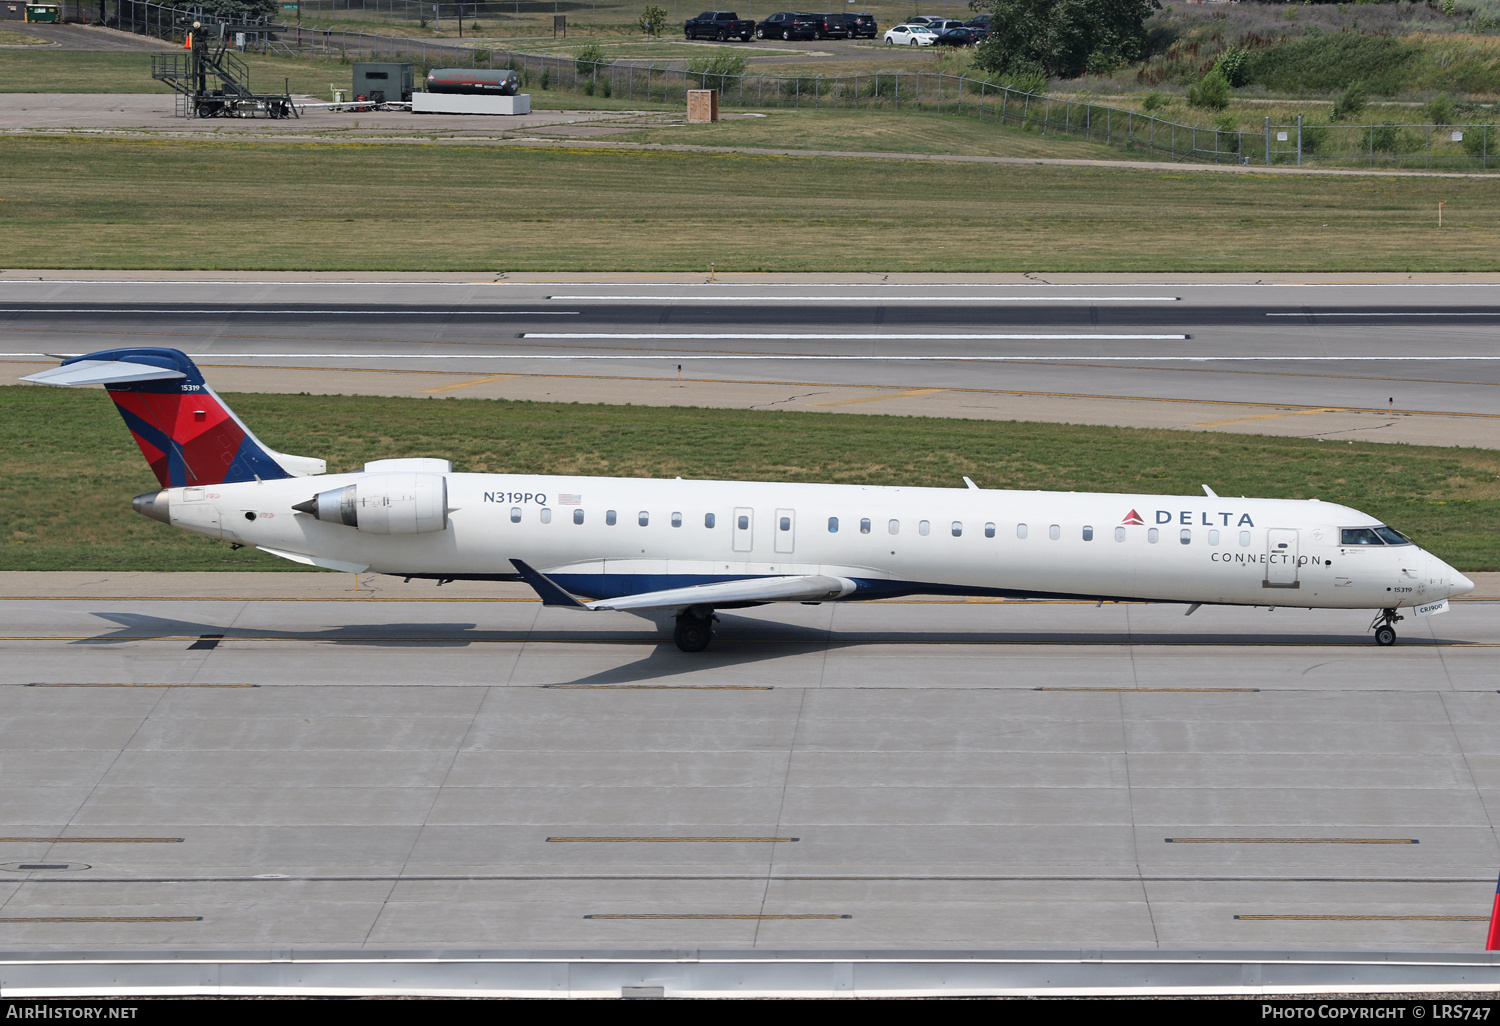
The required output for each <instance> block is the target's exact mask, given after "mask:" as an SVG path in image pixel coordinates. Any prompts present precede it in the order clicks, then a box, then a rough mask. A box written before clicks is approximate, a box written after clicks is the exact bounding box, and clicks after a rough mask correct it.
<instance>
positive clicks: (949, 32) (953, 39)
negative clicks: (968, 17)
mask: <svg viewBox="0 0 1500 1026" xmlns="http://www.w3.org/2000/svg"><path fill="white" fill-rule="evenodd" d="M981 38H983V37H982V35H981V33H980V31H979V30H978V29H973V28H969V27H968V26H967V25H955V26H953V27H952V28H950V29H944V30H943V31H942V32H940V33H938V37H937V38H936V39H934V40H933V41H932V45H933V46H973V45H974V44H975V43H977V42H979V40H980V39H981Z"/></svg>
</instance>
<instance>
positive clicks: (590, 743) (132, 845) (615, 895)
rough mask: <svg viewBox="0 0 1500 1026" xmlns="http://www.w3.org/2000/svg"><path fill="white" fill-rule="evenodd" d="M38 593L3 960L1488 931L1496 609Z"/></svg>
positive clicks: (12, 695)
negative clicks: (671, 636) (77, 953)
mask: <svg viewBox="0 0 1500 1026" xmlns="http://www.w3.org/2000/svg"><path fill="white" fill-rule="evenodd" d="M99 576H101V577H102V576H103V575H99ZM211 576H212V577H215V578H217V579H218V583H217V585H216V586H215V587H214V588H213V594H212V595H208V596H203V595H198V594H196V592H197V591H200V590H202V589H200V588H198V587H197V585H198V583H199V582H200V581H203V580H205V579H207V578H209V577H211ZM43 580H44V578H43V576H42V575H7V579H6V581H5V582H4V583H5V593H6V598H5V599H4V600H3V601H0V611H3V619H0V622H3V623H4V625H5V626H4V629H3V637H0V646H3V650H4V653H5V657H6V658H5V668H4V670H3V672H0V681H3V685H0V696H3V702H4V708H5V711H6V715H5V717H4V719H3V724H4V725H3V727H0V734H3V743H0V759H3V772H4V777H5V779H6V781H7V783H8V784H9V785H10V786H8V787H7V788H6V789H5V791H4V793H3V798H0V808H3V820H4V824H5V826H4V834H5V836H4V838H3V839H0V863H3V865H0V877H3V878H4V879H3V881H0V924H3V929H4V931H5V936H6V939H7V943H6V947H7V948H9V949H10V950H12V951H14V950H62V949H75V950H82V949H88V950H104V949H119V950H123V949H152V950H154V949H161V948H193V949H200V950H201V949H216V950H225V949H236V948H250V947H267V946H288V947H295V946H316V947H324V948H327V947H337V948H345V949H365V950H381V949H395V948H401V949H408V950H410V949H419V948H430V949H438V950H455V949H460V948H480V947H483V948H492V949H493V948H533V949H536V948H544V949H576V948H595V949H598V948H614V949H623V948H631V947H642V948H663V947H696V946H701V947H706V948H740V949H758V948H765V949H768V950H786V949H794V948H803V949H818V948H825V949H832V948H843V949H848V948H882V947H884V948H892V947H903V946H904V947H922V948H992V949H993V948H1007V949H1018V948H1052V947H1057V948H1065V947H1071V948H1081V947H1094V948H1099V947H1102V948H1116V947H1132V948H1162V949H1181V948H1214V949H1218V948H1223V949H1250V948H1263V949H1266V948H1270V949H1288V948H1292V949H1300V948H1338V949H1381V948H1384V949H1406V950H1462V949H1473V948H1475V947H1478V946H1481V945H1482V942H1483V935H1484V929H1485V922H1484V920H1485V917H1486V916H1487V915H1488V909H1489V904H1490V898H1491V896H1492V893H1493V886H1494V872H1495V869H1494V867H1495V865H1496V864H1497V862H1500V844H1497V839H1496V836H1495V832H1494V828H1493V824H1492V821H1491V813H1490V811H1489V810H1490V805H1491V803H1492V802H1493V801H1494V798H1495V794H1496V790H1495V789H1496V787H1497V785H1500V741H1497V740H1496V738H1497V737H1500V734H1497V731H1496V729H1495V728H1496V725H1497V722H1500V695H1497V692H1496V689H1495V685H1494V682H1495V680H1496V679H1500V677H1497V672H1496V653H1497V652H1500V628H1497V621H1496V618H1495V615H1494V614H1495V605H1494V603H1493V601H1469V602H1456V603H1455V604H1454V610H1453V612H1451V613H1449V614H1446V615H1443V616H1439V617H1431V618H1427V619H1425V620H1417V621H1414V622H1413V621H1408V623H1407V624H1404V625H1403V626H1402V630H1403V641H1402V644H1400V645H1398V646H1397V647H1396V648H1395V649H1379V648H1377V647H1376V646H1375V645H1374V644H1372V643H1371V642H1370V641H1369V639H1368V635H1367V633H1366V632H1365V630H1364V628H1365V626H1366V625H1365V620H1366V619H1367V618H1366V617H1365V616H1364V615H1363V614H1360V613H1352V612H1326V611H1325V612H1316V613H1313V612H1296V611H1290V610H1279V611H1276V612H1268V611H1266V610H1224V609H1204V610H1200V611H1199V612H1198V613H1197V614H1196V615H1194V616H1193V617H1192V618H1190V619H1184V618H1183V616H1182V615H1181V610H1180V608H1178V607H1154V606H1142V605H1119V606H1113V605H1106V606H1104V607H1102V608H1096V607H1095V606H1093V605H1091V604H1077V603H1072V604H1069V603H1019V602H1006V603H996V602H984V603H975V602H967V603H966V602H911V601H907V602H882V603H871V604H861V605H848V606H820V607H804V606H791V607H786V608H782V607H775V608H772V609H769V610H750V611H742V612H736V613H726V614H723V617H724V623H723V625H722V631H721V637H720V639H719V640H718V641H717V642H716V643H715V647H714V648H712V649H711V650H710V651H709V652H708V653H706V654H704V655H701V656H687V655H684V654H682V653H680V652H678V651H677V650H676V649H675V648H674V647H673V646H672V645H671V643H670V641H667V640H665V639H664V638H663V636H662V635H661V634H659V633H658V632H657V631H656V630H655V628H654V627H653V625H652V624H650V623H649V622H647V621H644V620H639V619H636V618H632V617H628V616H624V615H617V614H598V615H583V614H579V615H573V616H570V615H568V611H563V610H550V609H543V608H542V607H540V606H539V605H538V604H537V603H536V602H535V601H534V600H532V599H529V598H527V597H526V596H525V594H524V593H523V592H522V591H521V590H520V589H518V588H515V587H513V586H504V587H502V588H501V589H498V590H496V589H489V590H488V591H487V592H485V591H481V590H480V589H479V588H478V587H477V586H473V585H469V586H466V587H465V588H463V589H461V590H459V591H453V590H452V589H451V587H450V588H444V589H439V588H437V587H435V586H433V585H431V584H430V583H421V582H414V583H413V584H411V585H401V584H399V583H398V582H393V581H390V580H388V579H384V578H379V579H375V580H374V581H371V580H369V579H364V583H365V584H366V585H368V584H375V585H376V588H377V590H375V591H373V592H360V593H355V592H353V591H349V592H347V593H345V594H343V595H341V596H340V595H336V594H333V593H330V591H329V588H330V587H331V585H330V583H329V582H330V581H334V582H338V581H342V582H344V583H345V584H346V585H347V584H348V583H349V582H348V580H347V578H335V577H332V576H331V575H328V576H324V575H313V576H308V575H291V574H243V575H183V577H182V578H178V577H176V575H157V576H154V577H153V578H152V579H151V581H149V582H145V583H143V582H142V581H140V580H136V581H135V582H134V585H133V590H135V591H137V592H139V593H146V594H150V595H158V596H160V595H175V596H178V597H176V598H172V599H165V598H153V599H148V600H139V599H127V598H123V597H120V598H112V597H110V595H109V593H110V592H111V590H116V588H117V586H113V585H111V584H110V583H109V582H107V581H101V580H92V581H90V580H85V579H84V578H82V577H80V578H78V579H77V582H76V583H77V584H78V586H77V587H71V586H69V587H61V588H54V589H52V591H51V592H50V593H47V594H27V592H35V591H37V590H38V585H39V582H42V581H43ZM302 582H305V583H302ZM450 595H451V596H452V597H451V598H449V597H447V596H450ZM481 595H485V596H486V597H484V598H481V597H480V596H481Z"/></svg>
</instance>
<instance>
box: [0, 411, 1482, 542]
mask: <svg viewBox="0 0 1500 1026" xmlns="http://www.w3.org/2000/svg"><path fill="white" fill-rule="evenodd" d="M226 398H227V399H228V400H229V401H230V402H231V403H232V405H233V406H234V408H235V411H236V412H237V413H238V414H240V416H241V417H243V418H244V419H245V421H246V422H247V423H249V424H250V425H251V426H252V427H253V428H254V429H255V431H256V432H257V433H258V434H259V435H260V437H261V438H262V439H264V440H265V442H266V443H267V444H268V445H271V446H274V447H277V448H280V449H284V450H287V451H291V452H296V453H302V454H305V455H309V456H321V457H324V458H326V459H327V460H328V461H329V470H330V471H332V472H338V471H348V470H357V469H358V468H359V467H360V466H361V465H362V464H363V463H364V462H365V461H366V460H371V459H379V458H385V457H391V456H437V457H446V458H449V459H451V460H453V462H454V469H455V470H458V471H461V472H462V471H472V472H508V473H534V474H545V473H558V474H591V475H606V476H643V477H672V476H677V475H680V476H682V477H688V478H730V479H749V480H769V481H828V482H835V483H846V484H872V485H895V484H907V485H927V486H938V487H955V486H957V485H958V484H960V482H961V478H962V477H963V476H964V475H968V476H969V477H972V478H973V479H974V480H975V481H976V482H977V483H978V484H980V485H981V486H982V487H986V488H1041V489H1054V490H1063V491H1128V492H1157V493H1166V494H1179V495H1192V494H1198V493H1199V492H1200V487H1199V486H1200V485H1201V484H1202V483H1203V482H1208V483H1210V484H1211V485H1212V486H1213V487H1214V489H1215V490H1216V491H1218V492H1220V493H1222V494H1224V495H1231V494H1232V495H1240V494H1245V495H1255V496H1265V497H1280V498H1320V499H1323V500H1324V501H1337V502H1341V503H1345V504H1348V505H1351V506H1354V507H1356V508H1359V509H1362V510H1364V511H1366V512H1368V513H1370V514H1372V515H1374V516H1377V517H1380V518H1382V519H1384V520H1387V521H1389V522H1390V523H1392V524H1394V525H1396V526H1397V527H1399V528H1400V529H1401V530H1403V531H1405V532H1407V533H1409V534H1410V535H1412V537H1413V538H1414V539H1415V540H1416V541H1417V542H1418V543H1419V544H1421V545H1424V546H1426V547H1428V548H1430V549H1431V550H1432V551H1434V552H1436V553H1437V554H1438V555H1439V556H1441V557H1442V558H1443V559H1445V560H1447V561H1449V562H1450V563H1452V564H1453V565H1455V566H1457V567H1458V568H1459V569H1461V570H1465V571H1474V570H1496V569H1500V535H1497V534H1496V532H1495V531H1494V529H1493V525H1494V523H1495V518H1496V516H1497V514H1500V453H1497V452H1494V451H1489V450H1479V449H1467V450H1466V449H1448V448H1443V449H1428V448H1420V447H1414V446H1392V445H1376V444H1363V443H1358V444H1355V445H1347V444H1338V445H1330V444H1325V443H1319V442H1316V441H1311V440H1304V439H1293V438H1267V437H1257V436H1245V435H1205V434H1202V433H1201V432H1186V431H1143V430H1130V429H1123V428H1099V427H1076V426H1071V425H1062V424H1028V423H995V422H993V421H964V420H936V419H925V418H896V417H878V416H859V417H845V416H831V415H820V414H805V413H785V412H764V411H742V410H699V409H683V408H659V407H631V406H626V407H621V406H586V405H577V404H561V403H522V402H506V401H492V400H480V399H452V400H442V399H386V398H371V397H366V396H301V395H264V394H254V395H232V396H228V397H226ZM156 487H157V485H156V481H155V478H154V477H152V475H151V473H150V471H149V470H148V469H147V467H146V464H145V461H144V459H143V458H142V457H141V455H140V453H139V452H138V451H137V449H136V448H135V444H134V443H133V442H132V441H131V438H130V435H129V434H128V433H127V432H126V430H125V427H124V425H123V424H122V423H121V422H120V419H119V417H118V416H117V415H116V413H115V411H114V407H113V405H112V404H111V403H110V402H109V401H108V400H107V399H106V398H105V397H104V396H103V395H101V394H99V393H98V392H96V391H89V392H70V391H62V390H54V389H45V388H29V387H24V386H12V387H7V388H0V508H3V509H5V510H6V511H7V513H8V516H7V523H6V528H5V539H4V543H3V545H0V570H212V569H231V568H239V569H266V570H290V569H296V567H295V566H294V565H293V564H290V563H286V562H283V561H281V560H278V559H274V558H272V557H269V556H265V555H263V554H260V553H256V552H253V551H250V550H242V551H239V552H231V551H230V550H229V546H228V545H227V544H224V543H218V542H211V541H208V540H206V539H203V538H198V537H195V536H193V535H189V534H186V533H184V532H181V531H175V530H172V529H170V528H168V527H166V526H164V525H162V524H159V523H156V522H155V521H152V520H148V519H146V518H145V517H141V516H137V515H136V514H134V513H132V512H131V510H130V498H131V496H132V495H135V494H137V493H140V492H144V491H150V490H154V489H155V488H156Z"/></svg>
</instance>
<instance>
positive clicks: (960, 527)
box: [953, 520, 964, 538]
mask: <svg viewBox="0 0 1500 1026" xmlns="http://www.w3.org/2000/svg"><path fill="white" fill-rule="evenodd" d="M963 533H964V523H963V521H962V520H955V521H953V537H955V538H960V537H962V536H963Z"/></svg>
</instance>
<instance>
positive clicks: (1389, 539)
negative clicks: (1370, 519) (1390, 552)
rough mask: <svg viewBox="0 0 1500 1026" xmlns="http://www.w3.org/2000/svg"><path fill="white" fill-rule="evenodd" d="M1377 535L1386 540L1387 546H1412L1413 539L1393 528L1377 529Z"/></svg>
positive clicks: (1382, 527)
mask: <svg viewBox="0 0 1500 1026" xmlns="http://www.w3.org/2000/svg"><path fill="white" fill-rule="evenodd" d="M1375 533H1376V534H1378V535H1380V537H1381V538H1383V539H1385V543H1386V544H1387V545H1410V544H1411V539H1410V538H1408V537H1407V536H1406V535H1404V534H1402V533H1401V532H1400V531H1398V530H1396V529H1395V528H1393V527H1385V526H1381V527H1377V528H1375Z"/></svg>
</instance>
